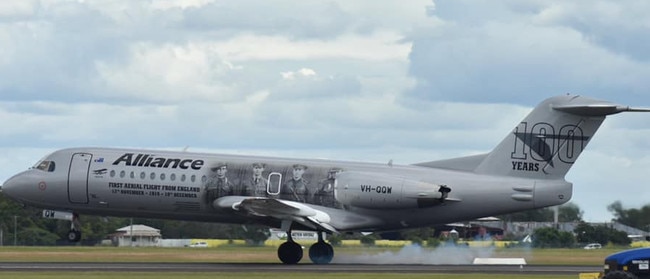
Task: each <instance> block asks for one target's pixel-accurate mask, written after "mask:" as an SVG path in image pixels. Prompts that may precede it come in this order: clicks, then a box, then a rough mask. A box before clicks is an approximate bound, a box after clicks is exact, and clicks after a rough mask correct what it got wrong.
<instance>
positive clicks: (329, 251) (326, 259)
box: [309, 242, 334, 264]
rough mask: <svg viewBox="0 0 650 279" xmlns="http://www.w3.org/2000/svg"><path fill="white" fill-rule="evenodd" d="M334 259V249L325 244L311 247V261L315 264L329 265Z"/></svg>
mask: <svg viewBox="0 0 650 279" xmlns="http://www.w3.org/2000/svg"><path fill="white" fill-rule="evenodd" d="M332 258H334V248H332V245H329V244H328V243H325V242H316V243H314V245H312V246H311V247H309V259H311V261H312V262H313V263H315V264H328V263H330V262H331V261H332Z"/></svg>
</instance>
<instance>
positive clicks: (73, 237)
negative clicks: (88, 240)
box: [67, 213, 81, 242]
mask: <svg viewBox="0 0 650 279" xmlns="http://www.w3.org/2000/svg"><path fill="white" fill-rule="evenodd" d="M67 239H68V241H70V242H79V240H81V223H80V222H79V214H77V213H72V222H70V230H69V231H68V235H67Z"/></svg>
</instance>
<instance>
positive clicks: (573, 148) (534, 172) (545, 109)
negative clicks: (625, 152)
mask: <svg viewBox="0 0 650 279" xmlns="http://www.w3.org/2000/svg"><path fill="white" fill-rule="evenodd" d="M624 111H647V110H646V109H632V108H629V107H626V106H621V105H617V104H614V103H610V102H606V101H600V100H595V99H590V98H586V97H582V96H576V95H565V96H557V97H552V98H549V99H547V100H545V101H543V102H542V103H541V104H539V105H538V106H537V107H535V109H533V111H532V112H531V113H530V114H529V115H528V116H526V118H525V119H524V120H522V121H521V122H520V123H519V124H518V125H517V126H516V127H515V129H514V130H513V131H512V132H511V133H510V134H508V136H506V138H505V139H504V140H503V141H501V143H500V144H499V145H498V146H497V147H496V148H495V149H494V150H493V151H492V152H490V153H489V154H488V155H487V157H486V158H485V159H484V160H483V161H482V162H481V163H480V164H479V165H478V167H476V169H475V170H474V171H475V172H476V173H483V174H493V175H504V176H515V177H526V178H533V179H557V178H563V177H564V176H565V175H566V173H567V172H568V171H569V169H570V168H571V166H572V165H573V163H575V162H576V160H577V159H578V156H580V153H582V151H583V150H584V149H585V148H586V147H587V144H588V143H589V141H590V140H591V138H592V137H593V136H594V134H595V133H596V130H598V128H599V127H600V124H602V122H603V120H605V116H607V115H610V114H616V113H619V112H624Z"/></svg>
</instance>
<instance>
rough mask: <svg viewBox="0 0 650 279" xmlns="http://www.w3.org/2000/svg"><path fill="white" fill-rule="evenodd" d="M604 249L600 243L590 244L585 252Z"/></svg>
mask: <svg viewBox="0 0 650 279" xmlns="http://www.w3.org/2000/svg"><path fill="white" fill-rule="evenodd" d="M600 248H603V246H602V245H600V243H589V244H587V246H585V247H584V249H585V250H594V249H600Z"/></svg>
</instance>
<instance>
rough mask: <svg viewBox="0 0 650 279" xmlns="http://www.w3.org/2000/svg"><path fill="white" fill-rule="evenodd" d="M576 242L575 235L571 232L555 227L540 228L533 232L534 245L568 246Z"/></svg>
mask: <svg viewBox="0 0 650 279" xmlns="http://www.w3.org/2000/svg"><path fill="white" fill-rule="evenodd" d="M574 244H575V237H574V236H573V234H572V233H570V232H561V231H558V230H557V229H554V228H539V229H536V230H535V231H534V233H533V247H538V248H568V247H573V246H574Z"/></svg>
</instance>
